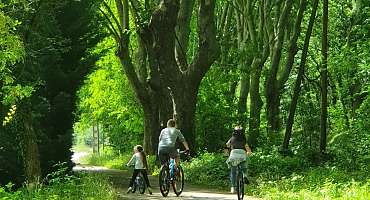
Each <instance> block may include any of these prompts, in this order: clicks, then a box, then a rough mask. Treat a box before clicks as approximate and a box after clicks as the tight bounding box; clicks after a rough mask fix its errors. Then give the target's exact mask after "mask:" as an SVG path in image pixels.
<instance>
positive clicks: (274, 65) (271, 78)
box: [265, 1, 293, 134]
mask: <svg viewBox="0 0 370 200" xmlns="http://www.w3.org/2000/svg"><path fill="white" fill-rule="evenodd" d="M292 4H293V1H286V2H285V5H284V8H283V11H282V13H281V14H280V16H279V23H278V32H277V36H276V37H277V39H276V41H275V44H274V48H273V49H272V58H271V67H270V70H269V74H268V76H267V78H266V87H265V93H266V94H265V96H266V115H267V131H268V133H269V134H272V133H275V132H277V131H278V130H279V128H280V122H279V105H280V102H279V101H280V99H279V91H278V87H279V85H278V80H277V73H278V69H279V64H280V60H281V52H282V50H283V43H284V36H285V29H286V27H287V24H288V16H289V13H290V11H291V8H292Z"/></svg>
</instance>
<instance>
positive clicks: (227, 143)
mask: <svg viewBox="0 0 370 200" xmlns="http://www.w3.org/2000/svg"><path fill="white" fill-rule="evenodd" d="M226 147H227V148H230V147H231V138H230V139H229V140H228V141H227V142H226Z"/></svg>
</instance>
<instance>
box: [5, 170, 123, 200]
mask: <svg viewBox="0 0 370 200" xmlns="http://www.w3.org/2000/svg"><path fill="white" fill-rule="evenodd" d="M54 180H55V181H53V182H52V184H51V185H38V186H36V187H33V188H21V189H19V190H17V191H15V192H11V191H10V188H2V187H0V199H14V200H18V199H19V200H25V199H37V200H44V199H47V200H56V199H65V200H67V199H68V200H69V199H75V200H77V199H107V200H108V199H116V198H117V196H116V193H115V191H114V189H113V187H112V185H111V183H110V182H109V180H108V178H107V177H105V176H103V175H99V174H97V175H87V174H86V175H81V176H80V177H77V176H71V177H70V179H68V180H56V179H54Z"/></svg>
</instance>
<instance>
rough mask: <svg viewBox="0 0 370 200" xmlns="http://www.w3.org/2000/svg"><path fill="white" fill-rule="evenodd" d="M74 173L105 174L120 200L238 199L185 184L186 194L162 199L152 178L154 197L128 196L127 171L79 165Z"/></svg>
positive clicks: (155, 179) (210, 189)
mask: <svg viewBox="0 0 370 200" xmlns="http://www.w3.org/2000/svg"><path fill="white" fill-rule="evenodd" d="M74 171H79V172H88V173H103V174H106V175H108V176H109V177H110V179H111V180H112V182H113V185H114V187H115V189H116V190H117V192H118V196H119V199H122V200H136V199H140V200H141V199H142V200H163V199H165V200H194V199H200V200H201V199H204V200H234V199H237V197H236V194H230V193H228V192H227V191H220V190H217V189H214V188H206V187H201V186H194V185H191V184H189V183H187V182H185V187H184V192H183V193H182V194H181V195H180V197H176V195H175V194H174V193H173V191H172V190H170V194H169V195H168V197H166V198H164V197H162V195H161V193H160V192H159V187H158V177H153V176H150V177H149V179H150V183H151V185H152V188H153V195H149V194H147V193H146V194H138V193H134V194H132V193H131V194H127V193H126V191H127V186H128V182H129V179H130V176H131V174H130V173H129V172H127V171H122V170H114V169H107V168H104V167H94V166H83V165H78V166H76V167H75V168H74ZM244 199H246V200H255V199H258V198H255V197H244Z"/></svg>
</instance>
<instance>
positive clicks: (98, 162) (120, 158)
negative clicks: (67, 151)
mask: <svg viewBox="0 0 370 200" xmlns="http://www.w3.org/2000/svg"><path fill="white" fill-rule="evenodd" d="M131 157H132V154H128V153H124V154H116V153H114V152H113V151H111V150H107V151H105V152H104V153H102V154H100V155H99V154H91V155H89V156H87V157H84V158H82V163H86V164H88V165H93V166H104V167H107V168H110V169H121V170H127V169H128V168H127V167H126V164H127V163H128V162H129V160H130V159H131ZM147 162H148V168H149V169H148V171H149V173H155V172H157V171H158V169H159V167H158V165H157V163H156V156H155V155H147Z"/></svg>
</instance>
